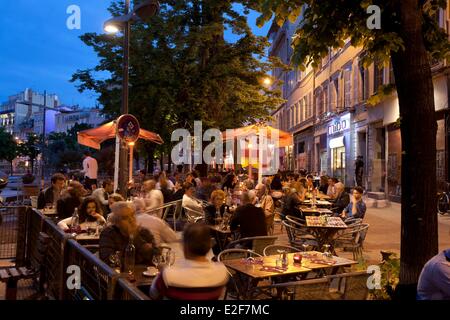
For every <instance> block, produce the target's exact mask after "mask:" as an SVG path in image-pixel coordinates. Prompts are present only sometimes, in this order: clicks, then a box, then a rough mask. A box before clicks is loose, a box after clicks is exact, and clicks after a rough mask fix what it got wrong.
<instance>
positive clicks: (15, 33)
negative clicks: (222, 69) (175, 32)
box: [0, 0, 269, 107]
mask: <svg viewBox="0 0 450 320" xmlns="http://www.w3.org/2000/svg"><path fill="white" fill-rule="evenodd" d="M109 4H110V0H14V1H2V14H1V15H0V26H1V28H0V44H1V47H0V48H1V49H0V66H1V72H0V103H1V102H4V101H6V100H7V99H8V96H10V95H13V94H16V93H18V92H20V91H23V90H24V89H25V88H32V89H33V90H35V91H39V92H43V91H44V90H47V92H48V93H55V94H57V95H58V97H59V99H60V100H61V102H62V103H64V104H68V105H73V104H79V105H80V106H81V107H93V106H95V104H96V98H97V96H96V94H95V93H94V92H84V93H79V92H78V91H77V89H76V88H75V85H74V84H73V83H71V82H69V80H70V78H71V76H72V74H73V73H74V72H75V71H76V70H77V69H86V68H91V67H94V66H95V65H96V64H97V56H96V55H95V53H94V51H93V50H92V49H91V48H90V47H87V46H86V45H85V44H84V43H83V42H82V41H81V40H80V39H79V36H80V35H82V34H83V33H86V32H97V33H100V32H102V26H103V22H104V21H105V20H107V19H108V18H109V17H110V16H109V12H108V11H107V7H108V6H109ZM70 5H78V6H79V7H80V9H81V29H80V30H76V29H75V30H69V29H68V28H67V27H66V20H67V19H68V17H69V14H67V13H66V10H67V8H68V7H69V6H70ZM257 16H258V14H257V13H254V12H252V13H251V14H250V15H249V17H248V18H249V24H250V26H251V27H252V28H253V31H254V33H255V34H257V35H264V36H265V35H267V31H268V29H269V24H266V25H265V26H264V27H263V28H258V27H256V24H255V20H256V17H257ZM226 37H227V39H229V40H232V39H235V37H234V36H233V35H232V34H230V33H228V34H227V35H226Z"/></svg>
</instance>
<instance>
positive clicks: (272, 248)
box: [263, 244, 300, 256]
mask: <svg viewBox="0 0 450 320" xmlns="http://www.w3.org/2000/svg"><path fill="white" fill-rule="evenodd" d="M279 250H283V251H286V252H287V253H294V252H299V251H300V249H298V248H294V247H290V246H283V245H279V244H272V245H269V246H267V247H265V248H264V250H263V254H264V256H272V255H275V254H278V253H279V252H278V251H279Z"/></svg>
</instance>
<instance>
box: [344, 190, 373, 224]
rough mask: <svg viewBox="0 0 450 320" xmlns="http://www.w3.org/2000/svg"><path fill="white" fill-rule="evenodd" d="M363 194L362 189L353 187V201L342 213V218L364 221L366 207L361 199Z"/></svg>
mask: <svg viewBox="0 0 450 320" xmlns="http://www.w3.org/2000/svg"><path fill="white" fill-rule="evenodd" d="M363 193H364V189H363V188H362V187H355V188H354V189H353V199H352V201H351V202H350V203H349V204H348V206H347V207H346V208H345V209H344V211H343V212H342V214H341V217H342V218H359V219H364V216H365V215H366V210H367V207H366V204H365V203H364V201H363V199H362V196H363Z"/></svg>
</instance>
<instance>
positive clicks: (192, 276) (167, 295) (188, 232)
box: [149, 223, 228, 300]
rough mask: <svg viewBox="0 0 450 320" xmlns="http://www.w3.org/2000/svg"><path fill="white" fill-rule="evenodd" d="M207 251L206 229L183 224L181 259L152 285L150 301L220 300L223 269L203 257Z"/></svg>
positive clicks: (225, 271) (207, 237) (223, 284)
mask: <svg viewBox="0 0 450 320" xmlns="http://www.w3.org/2000/svg"><path fill="white" fill-rule="evenodd" d="M210 250H211V235H210V230H209V228H208V227H207V226H206V225H204V224H201V223H194V224H188V225H186V227H185V229H184V232H183V251H184V258H185V259H184V260H181V261H179V263H176V264H174V265H173V266H171V267H170V268H164V269H163V270H162V271H161V272H160V273H159V274H158V275H157V276H156V278H155V280H154V281H153V282H152V286H151V288H150V293H149V295H150V297H151V298H152V299H175V300H218V299H223V297H224V294H225V287H226V284H227V282H228V271H227V268H226V267H225V266H224V265H223V264H222V263H221V262H212V261H211V260H209V259H208V258H207V254H208V252H209V251H210Z"/></svg>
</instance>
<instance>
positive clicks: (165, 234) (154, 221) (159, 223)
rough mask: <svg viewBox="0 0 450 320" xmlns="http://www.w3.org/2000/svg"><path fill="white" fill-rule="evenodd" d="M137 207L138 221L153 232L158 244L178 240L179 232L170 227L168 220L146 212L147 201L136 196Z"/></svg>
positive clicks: (135, 203)
mask: <svg viewBox="0 0 450 320" xmlns="http://www.w3.org/2000/svg"><path fill="white" fill-rule="evenodd" d="M133 204H134V207H135V209H136V223H137V224H138V226H141V227H143V228H145V229H147V230H148V231H150V232H151V234H152V235H153V237H154V238H155V244H156V246H158V247H159V246H160V244H161V243H170V242H175V241H177V240H178V239H177V234H176V233H175V231H173V230H172V228H170V227H169V225H168V224H167V222H165V221H164V220H162V219H161V218H159V217H156V216H153V215H150V214H147V213H145V201H144V200H143V199H139V198H136V199H134V200H133Z"/></svg>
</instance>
